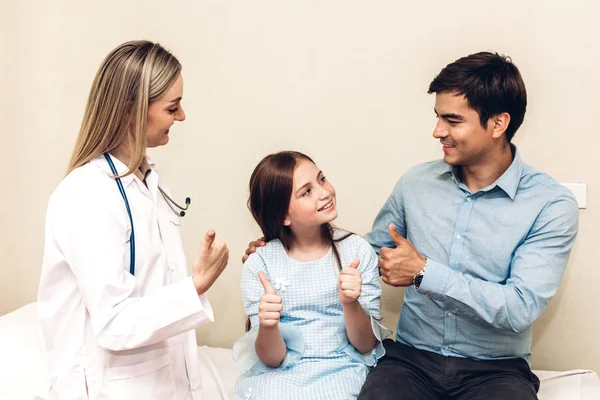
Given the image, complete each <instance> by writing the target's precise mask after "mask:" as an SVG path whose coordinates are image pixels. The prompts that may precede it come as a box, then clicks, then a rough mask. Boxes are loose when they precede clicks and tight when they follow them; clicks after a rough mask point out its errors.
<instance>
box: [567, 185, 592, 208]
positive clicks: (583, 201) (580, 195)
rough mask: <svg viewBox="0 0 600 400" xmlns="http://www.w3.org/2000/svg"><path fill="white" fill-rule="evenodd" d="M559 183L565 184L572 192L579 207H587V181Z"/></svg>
mask: <svg viewBox="0 0 600 400" xmlns="http://www.w3.org/2000/svg"><path fill="white" fill-rule="evenodd" d="M561 185H563V186H565V187H566V188H567V189H569V190H570V191H571V192H572V193H573V195H574V196H575V198H576V199H577V204H579V208H586V207H587V183H561Z"/></svg>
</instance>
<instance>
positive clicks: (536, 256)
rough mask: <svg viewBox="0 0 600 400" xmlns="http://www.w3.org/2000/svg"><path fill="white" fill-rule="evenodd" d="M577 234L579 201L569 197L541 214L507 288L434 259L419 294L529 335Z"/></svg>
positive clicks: (516, 258) (520, 249) (517, 257)
mask: <svg viewBox="0 0 600 400" xmlns="http://www.w3.org/2000/svg"><path fill="white" fill-rule="evenodd" d="M577 229H578V206H577V202H576V201H575V199H574V198H573V197H572V196H568V195H563V196H561V197H559V198H558V199H557V200H555V201H553V202H551V203H549V204H547V205H546V207H545V208H544V209H543V210H542V212H541V213H540V214H539V216H538V218H537V220H536V221H535V223H534V225H533V227H532V229H531V231H530V233H529V235H528V236H527V238H526V239H525V240H524V241H523V243H522V244H521V245H520V246H519V247H518V248H517V249H516V251H515V254H514V256H513V258H512V262H511V265H510V276H509V277H508V279H507V280H506V282H505V283H493V282H488V281H485V280H482V279H478V278H475V277H473V276H471V275H469V274H467V273H461V272H459V271H456V270H453V269H451V268H450V267H448V266H447V265H445V264H443V263H440V262H437V261H435V260H430V259H429V260H427V265H426V269H425V275H424V276H423V281H422V282H421V286H420V288H419V290H418V292H419V293H423V294H432V295H434V296H436V298H438V299H439V300H441V301H443V302H445V303H446V304H450V305H451V306H453V307H456V308H457V309H458V310H462V311H464V312H465V313H466V315H471V316H472V317H473V318H477V319H479V320H483V321H485V322H487V323H488V324H490V325H491V326H493V327H496V328H498V329H504V330H510V331H513V332H516V333H521V332H524V331H526V330H527V329H529V327H531V326H532V325H533V323H534V322H535V320H536V319H537V318H538V317H539V316H540V315H541V314H542V312H543V311H544V309H545V307H546V306H547V304H548V303H549V301H550V299H551V298H552V296H553V295H554V294H555V293H556V291H557V290H558V287H559V284H560V281H561V279H562V277H563V275H564V272H565V268H566V266H567V261H568V258H569V253H570V251H571V248H572V246H573V242H574V241H575V237H576V235H577Z"/></svg>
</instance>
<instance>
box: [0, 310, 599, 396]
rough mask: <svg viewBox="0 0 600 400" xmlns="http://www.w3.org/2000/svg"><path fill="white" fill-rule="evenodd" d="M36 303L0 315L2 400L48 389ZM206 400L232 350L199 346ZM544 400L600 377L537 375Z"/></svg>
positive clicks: (229, 374)
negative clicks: (40, 343)
mask: <svg viewBox="0 0 600 400" xmlns="http://www.w3.org/2000/svg"><path fill="white" fill-rule="evenodd" d="M36 311H37V308H36V305H35V303H31V304H28V305H26V306H24V307H21V308H19V309H18V310H16V311H14V312H12V313H9V314H6V315H4V316H2V317H0V399H2V400H34V399H35V400H40V399H44V398H45V397H46V390H47V389H48V387H49V381H50V380H49V377H48V371H47V369H46V363H45V360H44V358H43V356H42V353H41V349H40V346H39V335H38V326H37V318H36ZM198 359H199V360H200V365H201V370H202V387H203V393H204V398H205V399H206V400H234V399H235V397H234V388H235V380H236V377H237V371H238V369H237V366H236V365H235V363H234V362H233V359H232V356H231V349H224V348H215V347H208V346H199V347H198ZM534 372H535V373H536V374H537V376H538V377H539V378H540V381H541V388H540V392H539V394H538V395H539V399H540V400H600V379H599V378H598V375H597V374H596V373H595V372H593V371H589V370H571V371H561V372H557V371H534Z"/></svg>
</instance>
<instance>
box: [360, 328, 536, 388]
mask: <svg viewBox="0 0 600 400" xmlns="http://www.w3.org/2000/svg"><path fill="white" fill-rule="evenodd" d="M383 345H384V346H385V351H386V355H385V356H384V357H382V358H381V359H380V360H379V363H378V364H377V366H376V367H375V368H373V370H372V371H371V372H370V373H369V375H368V376H367V380H366V382H365V384H364V385H363V387H362V390H361V391H360V394H359V395H358V399H359V400H388V399H394V400H402V399H407V400H441V399H443V400H446V399H448V400H496V399H508V400H536V399H537V391H538V389H539V387H540V381H539V379H538V378H537V376H535V374H534V373H533V372H531V369H530V368H529V365H528V364H527V362H526V361H525V360H523V359H522V358H513V359H509V360H489V361H487V360H486V361H477V360H472V359H468V358H458V357H445V356H442V355H439V354H436V353H432V352H429V351H425V350H418V349H415V348H413V347H410V346H406V345H404V344H402V343H396V342H394V341H393V340H390V339H387V340H384V342H383Z"/></svg>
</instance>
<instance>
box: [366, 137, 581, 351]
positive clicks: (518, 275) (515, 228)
mask: <svg viewBox="0 0 600 400" xmlns="http://www.w3.org/2000/svg"><path fill="white" fill-rule="evenodd" d="M513 152H514V154H515V156H514V159H513V162H512V164H511V165H510V167H509V168H508V169H507V170H506V171H505V172H504V174H503V175H502V176H501V177H500V178H498V180H497V181H496V182H494V183H493V184H491V185H490V186H488V187H485V188H483V189H481V190H478V191H477V192H475V193H471V192H470V191H469V189H468V188H467V186H466V185H465V184H464V183H462V182H461V181H460V179H459V178H458V175H457V171H456V170H454V169H453V168H452V167H451V166H449V165H447V164H445V163H444V162H443V161H442V160H439V161H433V162H429V163H425V164H421V165H418V166H416V167H413V168H412V169H410V170H409V171H408V172H407V173H406V174H405V175H404V176H403V177H402V178H401V179H400V181H399V182H398V183H397V184H396V187H395V188H394V190H393V192H392V194H391V195H390V197H389V198H388V200H387V201H386V203H385V205H384V206H383V208H382V209H381V211H380V212H379V214H378V215H377V218H376V219H375V223H374V224H373V230H372V231H371V232H370V233H368V234H367V235H366V238H367V240H368V241H369V243H371V245H372V246H373V248H374V249H375V250H376V251H377V252H378V251H379V249H380V248H381V247H384V246H385V247H391V248H393V247H395V244H394V242H393V241H392V239H391V238H390V237H389V235H388V225H389V224H390V223H394V224H395V225H396V228H397V230H398V232H400V234H402V235H403V236H404V237H406V238H407V239H408V240H409V241H410V242H411V243H412V244H413V245H414V246H415V247H416V249H417V250H418V251H419V252H420V253H421V254H422V255H423V256H424V257H427V264H426V268H425V274H424V277H423V281H422V283H421V286H420V288H419V290H417V289H415V288H414V287H413V286H411V287H409V288H408V289H407V290H406V294H405V296H404V305H403V307H402V312H401V315H400V320H399V321H398V326H397V333H396V340H398V341H399V342H402V343H405V344H408V345H411V346H414V347H416V348H418V349H423V350H427V351H431V352H435V353H438V354H442V355H446V356H455V357H469V358H474V359H502V358H514V357H522V358H524V359H525V360H527V361H529V356H530V354H531V334H532V329H531V327H532V325H533V323H534V321H535V320H536V319H537V318H538V317H539V316H540V315H541V313H542V312H543V310H544V308H545V307H546V305H547V304H548V302H549V301H550V299H551V298H552V296H553V295H554V294H555V293H556V290H557V289H558V286H559V284H560V281H561V279H562V277H563V274H564V271H565V267H566V265H567V260H568V258H569V253H570V250H571V247H572V245H573V242H574V240H575V236H576V234H577V226H578V206H577V202H576V200H575V198H574V197H573V195H572V193H571V192H570V191H569V190H568V189H566V188H565V187H564V186H562V185H560V184H558V183H557V182H556V181H555V180H554V179H552V178H551V177H550V176H548V175H546V174H543V173H540V172H538V171H536V170H534V169H533V168H531V167H529V166H527V165H525V164H523V162H522V161H521V159H520V157H519V154H518V152H517V151H516V148H514V147H513Z"/></svg>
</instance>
